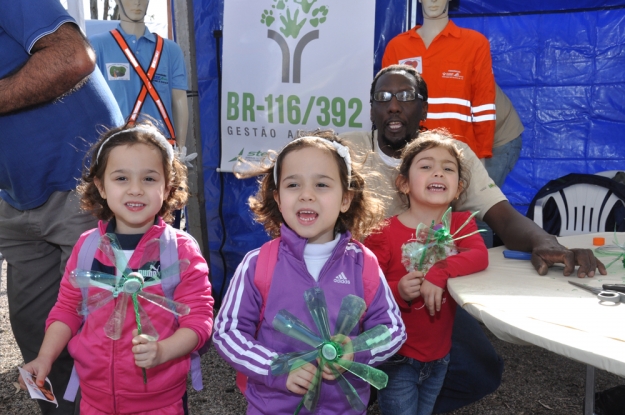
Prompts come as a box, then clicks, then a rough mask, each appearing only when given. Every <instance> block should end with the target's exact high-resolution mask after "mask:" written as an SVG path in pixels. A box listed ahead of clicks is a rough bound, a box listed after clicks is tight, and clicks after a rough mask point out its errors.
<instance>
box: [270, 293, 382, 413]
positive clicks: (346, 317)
mask: <svg viewBox="0 0 625 415" xmlns="http://www.w3.org/2000/svg"><path fill="white" fill-rule="evenodd" d="M304 299H305V301H306V304H307V306H308V310H309V312H310V314H311V316H312V318H313V321H314V322H315V326H316V328H317V330H318V333H319V334H317V333H315V332H314V331H313V330H311V329H310V328H308V327H307V326H306V325H305V324H304V323H303V322H302V321H301V320H299V319H298V318H297V317H295V316H294V315H293V314H291V313H289V312H288V311H286V310H280V311H279V312H278V314H277V315H276V317H275V318H274V320H273V327H274V328H275V329H276V330H278V331H279V332H281V333H284V334H286V335H288V336H290V337H292V338H294V339H297V340H299V341H301V342H303V343H306V344H307V345H309V346H311V347H313V349H311V350H304V351H300V352H292V353H285V354H280V355H278V356H276V357H275V358H274V360H273V361H272V364H271V373H272V375H274V376H278V375H282V374H285V373H288V372H291V371H293V370H295V369H298V368H300V367H301V366H303V365H305V364H306V363H311V362H313V361H315V360H318V362H319V369H318V370H317V372H316V373H315V377H314V378H313V381H312V382H311V385H310V387H309V389H308V391H307V392H306V394H305V395H304V397H303V398H302V401H301V402H300V404H299V405H298V407H297V409H296V410H295V414H298V413H299V411H300V409H301V407H302V405H303V406H305V407H306V409H308V410H309V411H311V412H314V410H315V408H316V407H317V403H318V401H319V395H320V390H321V383H322V377H321V375H322V372H323V370H322V368H323V367H324V366H326V365H327V367H329V368H330V369H331V370H332V372H333V373H334V376H335V377H336V380H337V382H338V385H339V387H340V388H341V390H342V391H343V393H344V394H345V396H346V398H347V400H348V402H349V404H350V405H351V407H352V408H354V409H355V410H357V411H364V410H365V408H366V406H365V403H363V402H362V401H361V400H360V397H359V396H358V393H357V392H356V390H355V389H354V387H353V386H352V385H351V384H350V383H349V381H348V380H347V379H346V378H345V377H344V376H343V375H342V374H341V373H340V372H339V370H337V368H336V366H340V367H341V368H343V369H345V370H347V371H349V372H351V373H353V374H354V375H356V376H358V377H359V378H361V379H362V380H364V381H366V382H368V383H369V384H371V385H373V386H374V387H376V388H377V389H382V388H384V387H385V386H386V383H387V381H388V377H387V376H386V374H385V373H384V372H382V371H381V370H378V369H375V368H373V367H371V366H369V365H366V364H362V363H358V362H355V361H353V360H351V359H350V356H351V355H352V354H354V353H358V352H361V351H366V350H371V349H374V348H376V347H380V346H384V345H385V344H388V343H389V342H390V341H391V334H390V331H389V330H388V327H386V326H384V325H378V326H375V327H373V328H372V329H370V330H367V331H365V332H363V333H360V334H359V335H358V336H357V337H355V338H353V339H350V338H349V337H347V336H348V335H349V333H350V332H351V331H352V330H353V329H354V327H356V325H357V324H358V322H359V321H360V318H361V317H362V315H363V313H364V312H365V309H366V304H365V301H364V300H363V299H362V298H360V297H357V296H355V295H351V294H350V295H348V296H346V297H345V298H343V301H342V302H341V308H340V310H339V314H338V316H337V320H336V325H335V329H334V335H331V334H330V324H329V320H328V308H327V305H326V299H325V294H324V293H323V290H321V289H320V288H311V289H309V290H307V291H306V292H305V293H304Z"/></svg>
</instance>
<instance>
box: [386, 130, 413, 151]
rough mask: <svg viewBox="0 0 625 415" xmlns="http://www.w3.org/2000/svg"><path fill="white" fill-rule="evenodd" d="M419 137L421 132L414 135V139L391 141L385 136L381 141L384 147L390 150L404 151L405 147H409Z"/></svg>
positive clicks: (406, 138) (405, 138) (406, 137)
mask: <svg viewBox="0 0 625 415" xmlns="http://www.w3.org/2000/svg"><path fill="white" fill-rule="evenodd" d="M378 134H380V131H379V130H378ZM418 136H419V132H418V131H417V133H416V134H415V135H414V137H409V136H405V137H404V138H403V139H401V140H398V141H391V140H389V139H388V138H386V136H385V135H381V137H380V141H381V143H382V144H383V145H384V146H386V147H388V148H390V149H391V150H393V151H398V150H402V149H403V148H404V147H406V146H407V145H408V143H410V142H411V141H412V140H414V139H415V138H417V137H418Z"/></svg>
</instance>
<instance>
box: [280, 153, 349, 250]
mask: <svg viewBox="0 0 625 415" xmlns="http://www.w3.org/2000/svg"><path fill="white" fill-rule="evenodd" d="M274 198H275V200H276V202H277V203H278V206H279V208H280V213H282V217H283V218H284V221H285V222H286V224H287V225H288V226H289V228H291V229H292V230H293V231H295V232H296V233H297V234H298V235H299V236H301V237H302V238H307V239H308V243H313V244H314V243H326V242H330V241H331V240H333V239H334V227H335V225H336V220H337V219H338V217H339V214H340V213H341V212H346V211H347V210H348V209H349V205H350V203H351V200H352V195H351V194H350V193H348V192H344V191H343V186H342V184H341V177H340V173H339V167H338V165H337V161H336V159H335V157H334V156H333V155H332V154H330V152H329V150H324V149H320V148H316V147H305V148H302V149H299V150H295V151H292V152H290V153H289V154H287V155H286V156H285V157H284V159H283V160H282V166H281V169H280V182H279V183H278V191H277V192H275V193H274Z"/></svg>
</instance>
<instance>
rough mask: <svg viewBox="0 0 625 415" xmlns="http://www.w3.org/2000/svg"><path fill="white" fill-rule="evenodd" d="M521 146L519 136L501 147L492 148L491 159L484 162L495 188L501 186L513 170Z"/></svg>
mask: <svg viewBox="0 0 625 415" xmlns="http://www.w3.org/2000/svg"><path fill="white" fill-rule="evenodd" d="M522 145H523V142H522V141H521V136H518V137H517V138H515V139H514V140H512V141H509V142H507V143H506V144H504V145H502V146H499V147H495V148H493V157H492V158H489V159H486V160H485V161H484V167H486V171H487V172H488V175H489V176H490V178H491V179H493V181H494V182H495V184H496V185H497V186H499V187H501V186H503V184H504V182H505V181H506V177H507V176H508V174H509V173H510V172H511V171H512V169H513V168H514V165H515V164H516V161H517V160H518V158H519V154H520V153H521V147H522Z"/></svg>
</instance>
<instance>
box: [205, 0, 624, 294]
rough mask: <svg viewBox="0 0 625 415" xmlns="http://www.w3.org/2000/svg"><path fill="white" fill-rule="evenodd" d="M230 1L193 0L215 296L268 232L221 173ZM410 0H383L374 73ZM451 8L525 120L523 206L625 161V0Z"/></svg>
mask: <svg viewBox="0 0 625 415" xmlns="http://www.w3.org/2000/svg"><path fill="white" fill-rule="evenodd" d="M223 1H224V0H195V1H194V17H195V37H196V49H197V50H196V55H197V66H198V68H197V71H198V84H199V95H200V113H201V114H200V117H201V142H202V145H201V148H202V155H203V166H202V168H203V176H204V193H205V198H206V216H207V225H208V228H209V229H208V235H209V249H210V264H211V281H212V283H213V290H214V295H215V298H216V299H217V302H218V304H219V302H220V300H221V297H222V296H223V294H225V290H226V288H227V283H228V281H229V279H230V278H231V277H232V275H233V273H234V271H235V269H236V267H237V266H238V264H239V262H240V260H241V259H242V257H243V255H245V253H246V252H247V251H249V250H251V249H254V248H257V247H258V246H260V245H261V244H262V243H263V242H264V241H266V240H267V236H266V234H265V233H264V231H263V229H262V227H261V226H260V225H258V224H255V223H254V222H253V220H252V218H251V216H250V214H249V211H248V209H247V206H246V200H247V198H248V197H249V195H250V194H252V193H253V192H254V191H255V189H256V182H255V180H253V179H248V180H238V179H236V178H234V177H233V175H232V174H229V173H218V172H216V169H217V167H218V166H219V160H220V154H219V149H220V143H219V136H220V132H219V128H220V125H219V92H220V91H219V82H218V80H219V71H220V69H219V62H220V59H221V38H220V37H219V36H220V33H221V32H220V31H221V29H222V25H223ZM498 3H505V4H504V5H500V4H498ZM405 4H406V2H405V0H378V1H377V4H376V33H375V45H374V49H375V50H374V53H375V65H374V68H372V77H373V74H374V73H375V71H377V70H378V69H379V65H380V60H381V58H382V54H383V52H384V47H385V46H386V43H388V41H389V40H390V39H391V38H392V37H393V36H395V35H396V34H397V33H399V32H401V31H402V30H403V25H404V21H405V13H406V11H405ZM451 15H452V19H454V21H455V22H456V23H457V24H458V25H459V26H462V27H468V28H472V29H475V30H478V31H480V32H481V33H483V34H484V35H485V36H487V37H488V38H489V40H490V42H491V49H492V55H493V70H494V72H495V78H496V80H497V82H498V83H499V84H500V85H501V86H502V88H503V89H504V90H505V91H506V93H507V94H508V95H509V96H510V98H511V100H512V101H513V103H514V105H515V107H516V108H517V111H518V112H519V114H520V116H521V118H522V120H523V123H524V125H525V127H526V131H525V133H524V135H523V150H522V153H521V158H520V160H519V162H518V163H517V166H516V167H515V169H514V170H513V172H512V173H511V174H510V176H509V177H508V180H507V181H506V184H505V185H504V187H503V191H504V192H505V193H506V195H507V196H508V198H509V199H510V201H511V203H512V204H513V205H514V206H515V207H516V208H517V209H518V210H519V211H521V212H523V213H524V212H525V210H526V209H527V205H528V204H529V202H530V201H531V198H532V197H533V195H534V194H535V193H536V192H537V190H538V189H539V188H540V187H542V186H543V185H544V184H545V183H546V182H547V181H549V180H551V179H553V178H557V177H560V176H563V175H565V174H568V173H571V172H577V173H594V172H597V171H602V170H618V169H621V170H623V169H625V150H624V146H623V144H622V142H623V140H622V138H621V132H622V131H624V127H625V125H624V124H625V100H624V99H623V98H622V97H623V96H625V71H624V70H623V68H625V24H624V23H625V0H618V1H617V0H604V1H598V0H578V1H570V0H568V1H564V0H552V1H550V2H545V1H534V0H509V1H506V2H492V1H477V0H461V1H460V7H459V9H458V10H457V11H455V12H453V13H451Z"/></svg>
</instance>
